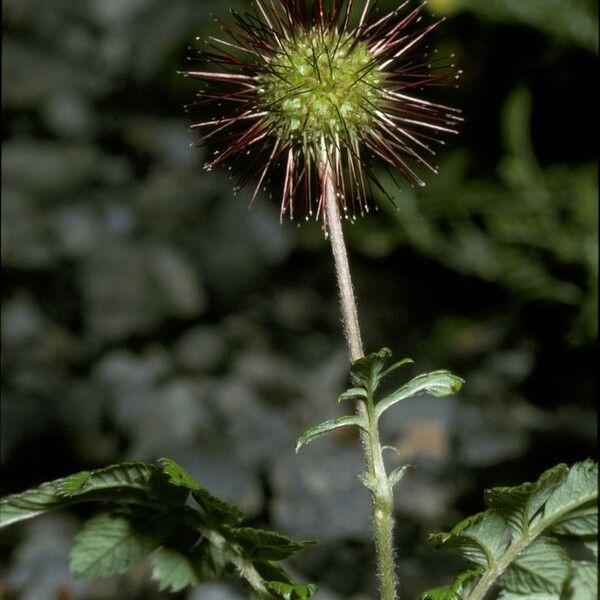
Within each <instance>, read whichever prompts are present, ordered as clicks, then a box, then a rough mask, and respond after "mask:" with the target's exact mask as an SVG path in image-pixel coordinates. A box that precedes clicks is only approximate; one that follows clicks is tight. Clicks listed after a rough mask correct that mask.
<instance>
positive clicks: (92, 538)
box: [70, 513, 160, 578]
mask: <svg viewBox="0 0 600 600" xmlns="http://www.w3.org/2000/svg"><path fill="white" fill-rule="evenodd" d="M159 543H160V539H159V536H158V535H157V534H156V533H154V532H148V531H143V530H142V529H141V527H140V526H139V525H137V524H134V523H133V522H132V521H131V520H130V519H128V518H126V517H124V516H119V515H111V514H108V513H103V514H100V515H97V516H95V517H93V518H92V519H90V520H89V521H87V522H86V523H85V524H84V526H83V529H82V530H81V531H80V532H79V533H78V534H77V535H76V536H75V544H74V546H73V548H72V549H71V560H70V568H71V570H72V571H73V572H74V573H75V574H76V575H78V576H80V577H86V578H97V577H108V576H110V575H118V574H120V573H124V572H125V571H127V569H129V568H130V567H132V566H134V565H136V564H137V563H139V562H140V561H142V560H143V559H144V558H145V557H146V556H147V555H148V554H150V552H152V551H153V550H154V549H155V548H156V547H157V546H158V544H159Z"/></svg>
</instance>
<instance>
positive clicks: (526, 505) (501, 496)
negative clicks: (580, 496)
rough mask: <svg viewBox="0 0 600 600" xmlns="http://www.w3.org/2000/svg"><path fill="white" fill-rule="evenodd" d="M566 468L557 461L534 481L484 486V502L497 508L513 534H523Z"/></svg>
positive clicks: (565, 473)
mask: <svg viewBox="0 0 600 600" xmlns="http://www.w3.org/2000/svg"><path fill="white" fill-rule="evenodd" d="M568 472H569V469H568V467H567V466H566V465H557V466H556V467H553V468H552V469H548V470H547V471H546V472H545V473H543V474H542V476H541V477H540V478H539V480H538V481H536V482H535V483H524V484H522V485H519V486H516V487H496V488H492V489H489V490H486V491H485V493H484V498H485V503H486V505H487V506H488V507H490V508H493V509H495V510H497V511H498V512H499V513H500V514H501V515H502V516H503V517H504V519H505V520H506V522H507V523H508V524H509V525H510V527H511V529H512V530H513V531H514V532H515V534H516V535H517V536H522V535H525V534H526V532H527V530H528V529H529V526H530V525H531V524H532V522H533V520H534V518H535V517H536V515H537V514H538V512H539V511H540V509H541V508H542V507H543V505H544V503H545V502H546V500H548V498H549V497H550V495H551V494H552V493H553V492H554V490H555V489H556V488H557V487H558V486H559V485H560V484H561V483H562V482H563V481H564V480H565V479H566V477H567V474H568Z"/></svg>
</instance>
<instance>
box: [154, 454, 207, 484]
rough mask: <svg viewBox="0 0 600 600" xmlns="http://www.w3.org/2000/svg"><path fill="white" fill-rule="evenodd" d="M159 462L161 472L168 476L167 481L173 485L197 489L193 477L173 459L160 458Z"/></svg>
mask: <svg viewBox="0 0 600 600" xmlns="http://www.w3.org/2000/svg"><path fill="white" fill-rule="evenodd" d="M158 462H159V463H160V465H161V467H162V470H163V473H164V474H165V475H166V476H167V477H168V478H169V482H170V483H172V484H173V485H177V486H181V487H185V488H188V489H189V490H197V489H199V487H200V486H199V485H198V483H197V482H196V481H195V480H194V478H193V477H192V476H191V475H190V474H189V473H188V472H187V471H186V470H185V469H184V468H183V467H182V466H180V465H178V464H177V463H176V462H175V461H174V460H171V459H170V458H160V459H159V460H158Z"/></svg>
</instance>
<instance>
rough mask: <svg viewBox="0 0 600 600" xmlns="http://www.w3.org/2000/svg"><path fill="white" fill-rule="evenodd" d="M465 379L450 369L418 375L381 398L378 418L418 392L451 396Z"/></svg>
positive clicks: (377, 408)
mask: <svg viewBox="0 0 600 600" xmlns="http://www.w3.org/2000/svg"><path fill="white" fill-rule="evenodd" d="M463 383H464V380H463V379H461V378H460V377H457V376H456V375H453V374H452V373H450V371H444V370H442V371H433V372H432V373H424V374H422V375H418V376H417V377H415V378H414V379H412V380H411V381H409V382H408V383H406V384H405V385H403V386H402V387H400V388H398V389H397V390H396V391H395V392H393V393H391V394H390V395H389V396H386V397H385V398H384V399H383V400H380V401H379V402H378V403H377V406H376V407H375V416H376V418H377V419H378V418H379V417H380V416H381V415H382V413H383V412H384V411H386V410H387V409H388V408H390V407H391V406H393V405H394V404H396V403H397V402H400V401H401V400H405V399H406V398H410V397H412V396H416V395H417V394H425V393H426V394H431V395H432V396H450V395H451V394H455V393H456V392H458V391H460V389H461V388H462V386H463Z"/></svg>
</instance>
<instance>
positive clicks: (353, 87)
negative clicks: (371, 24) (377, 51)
mask: <svg viewBox="0 0 600 600" xmlns="http://www.w3.org/2000/svg"><path fill="white" fill-rule="evenodd" d="M373 59H374V57H373V55H372V54H371V53H370V52H369V49H368V47H367V46H366V44H364V43H362V42H356V41H355V40H353V39H352V38H351V37H350V36H349V35H348V34H345V33H342V34H339V33H338V32H327V33H325V34H324V35H323V36H320V35H319V34H318V33H315V32H314V31H308V32H303V33H302V35H301V36H299V37H297V38H295V39H291V40H286V41H285V43H284V47H283V51H282V52H281V54H279V55H276V56H274V57H272V58H271V59H270V60H269V66H270V72H269V73H266V74H265V75H264V76H263V78H262V79H261V84H262V89H263V90H264V91H263V94H262V96H263V97H262V100H263V103H264V106H265V109H268V110H269V115H268V119H269V121H270V122H271V123H272V125H273V127H274V129H275V131H276V132H277V135H279V136H281V137H291V138H295V137H298V138H306V140H307V141H308V142H310V143H311V144H319V143H320V142H321V140H322V139H325V140H327V141H329V142H332V141H334V140H335V139H336V137H338V138H339V136H343V135H351V136H353V137H357V136H358V135H359V132H360V130H361V129H364V128H365V127H368V126H369V124H370V122H371V119H372V117H371V115H370V111H369V110H366V107H368V106H377V104H378V103H379V95H378V93H377V87H378V85H379V84H380V82H381V74H380V73H379V72H378V71H377V70H376V69H374V68H373Z"/></svg>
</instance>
